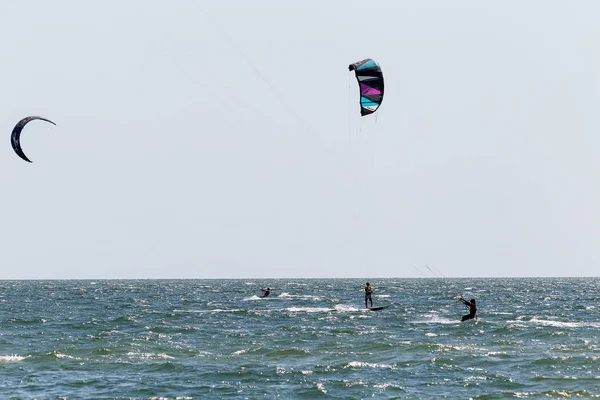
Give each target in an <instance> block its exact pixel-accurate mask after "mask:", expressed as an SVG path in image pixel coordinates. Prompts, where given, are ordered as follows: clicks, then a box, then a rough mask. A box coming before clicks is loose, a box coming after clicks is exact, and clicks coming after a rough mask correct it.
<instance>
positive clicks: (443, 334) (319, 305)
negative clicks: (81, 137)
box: [0, 278, 600, 399]
mask: <svg viewBox="0 0 600 400" xmlns="http://www.w3.org/2000/svg"><path fill="white" fill-rule="evenodd" d="M370 282H371V284H372V285H373V288H374V303H375V305H390V307H389V308H388V309H386V310H383V311H378V312H376V311H368V310H365V309H364V301H363V293H364V292H363V285H364V283H365V280H364V279H362V280H358V279H285V280H262V279H261V280H248V279H247V280H106V281H0V321H1V325H0V398H2V399H6V398H15V399H17V398H18V399H21V398H22V399H34V398H36V399H81V398H85V399H205V398H206V399H225V398H235V399H275V398H279V399H363V398H377V399H385V398H399V399H400V398H401V399H405V398H406V399H431V398H460V399H467V398H474V399H506V398H591V397H600V340H599V333H600V313H599V309H600V304H599V303H600V279H598V278H585V279H584V278H573V279H566V278H560V279H558V278H556V279H551V278H547V279H540V278H531V279H523V278H520V279H370ZM266 286H270V287H271V288H273V289H274V290H273V291H272V293H271V296H270V297H269V298H266V299H260V298H258V295H260V294H261V292H260V290H259V289H260V287H266ZM459 295H463V296H465V297H467V298H470V297H475V298H476V299H477V300H478V308H479V318H478V320H477V321H467V322H464V323H461V322H460V321H459V320H460V317H461V316H462V315H463V314H466V311H467V310H466V307H465V306H463V305H461V304H459V303H457V301H456V298H457V296H459Z"/></svg>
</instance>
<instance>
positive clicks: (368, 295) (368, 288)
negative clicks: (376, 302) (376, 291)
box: [365, 282, 373, 308]
mask: <svg viewBox="0 0 600 400" xmlns="http://www.w3.org/2000/svg"><path fill="white" fill-rule="evenodd" d="M372 294H373V288H372V287H371V284H370V283H369V282H367V284H366V286H365V308H367V300H369V301H370V302H371V308H372V307H373V298H372V297H371V295H372Z"/></svg>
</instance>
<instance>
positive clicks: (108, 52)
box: [0, 0, 600, 279]
mask: <svg viewBox="0 0 600 400" xmlns="http://www.w3.org/2000/svg"><path fill="white" fill-rule="evenodd" d="M0 9H1V12H0V49H2V52H3V63H2V67H1V71H2V74H1V75H0V80H1V85H0V87H1V89H2V91H1V94H0V124H1V125H0V126H1V127H2V130H3V131H4V132H5V135H6V137H5V146H1V147H0V168H1V169H2V171H3V173H2V174H0V176H1V182H0V184H1V187H2V189H3V196H2V201H1V203H0V208H1V209H2V210H4V214H3V218H2V225H1V226H2V228H1V230H0V232H1V234H0V242H1V243H2V252H1V254H0V265H1V270H0V271H1V272H0V278H2V279H14V278H94V279H98V278H243V277H256V278H266V277H431V276H434V275H437V276H445V277H453V276H598V271H599V270H600V269H599V267H600V251H599V250H600V246H599V245H600V228H599V226H600V208H599V205H600V183H599V180H598V176H599V173H600V159H599V157H598V154H599V152H600V136H599V134H600V112H599V110H600V95H599V93H600V78H599V76H600V75H599V73H598V71H600V46H599V45H598V41H599V39H600V24H598V16H599V15H600V3H599V2H597V1H593V0H589V1H577V2H566V1H547V0H544V1H541V0H540V1H523V0H519V1H502V2H482V1H452V2H450V1H446V0H440V1H400V0H378V1H376V2H372V3H365V2H364V1H348V0H345V1H340V0H328V1H323V0H321V1H312V0H310V1H306V0H305V1H302V2H297V1H296V2H292V1H282V0H272V1H266V0H253V1H247V0H239V1H226V0H222V1H200V0H178V1H164V0H161V1H157V0H139V1H134V0H129V1H113V0H103V1H81V0H70V1H66V0H54V1H47V0H37V1H27V0H5V1H3V2H2V6H1V7H0ZM364 58H373V59H375V60H377V61H378V62H379V63H380V65H381V67H382V69H383V73H384V76H385V79H386V92H385V98H384V100H383V104H382V106H381V108H380V109H379V111H378V112H377V113H376V114H375V115H371V116H367V117H362V118H361V117H360V114H359V106H358V87H357V83H356V80H355V78H354V77H353V73H350V72H349V71H348V69H347V66H348V64H350V63H352V62H355V61H358V60H361V59H364ZM29 115H41V116H44V117H46V118H49V119H52V120H53V121H55V122H56V123H57V126H52V125H50V124H47V123H45V122H41V121H34V122H31V123H30V124H29V125H27V127H26V128H25V130H24V131H23V135H22V137H21V143H22V146H23V149H24V151H25V154H27V156H28V157H29V158H30V159H31V160H32V161H33V163H32V164H28V163H26V162H24V161H23V160H21V159H20V158H18V157H17V156H16V155H15V154H14V152H13V150H12V148H11V146H10V138H9V137H10V132H11V130H12V128H13V126H14V125H15V124H16V122H17V121H18V120H19V119H21V118H22V117H25V116H29ZM425 264H429V265H434V266H435V268H432V270H433V271H434V272H435V274H434V272H432V271H430V270H429V269H428V268H426V266H425Z"/></svg>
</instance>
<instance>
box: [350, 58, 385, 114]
mask: <svg viewBox="0 0 600 400" xmlns="http://www.w3.org/2000/svg"><path fill="white" fill-rule="evenodd" d="M348 69H349V70H350V71H355V73H356V80H357V81H358V84H359V86H360V115H362V116H365V115H369V114H373V113H374V112H375V111H377V109H378V108H379V106H380V105H381V102H382V101H383V74H382V73H381V68H380V67H379V64H377V62H376V61H375V60H372V59H370V58H367V59H364V60H362V61H358V62H355V63H354V64H350V65H349V66H348Z"/></svg>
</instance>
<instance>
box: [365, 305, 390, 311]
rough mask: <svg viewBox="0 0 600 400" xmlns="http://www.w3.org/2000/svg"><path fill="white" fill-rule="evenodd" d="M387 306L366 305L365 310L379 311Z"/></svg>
mask: <svg viewBox="0 0 600 400" xmlns="http://www.w3.org/2000/svg"><path fill="white" fill-rule="evenodd" d="M388 307H389V306H381V307H368V308H367V310H371V311H380V310H385V309H386V308H388Z"/></svg>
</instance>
